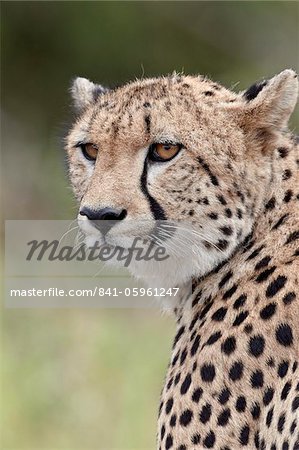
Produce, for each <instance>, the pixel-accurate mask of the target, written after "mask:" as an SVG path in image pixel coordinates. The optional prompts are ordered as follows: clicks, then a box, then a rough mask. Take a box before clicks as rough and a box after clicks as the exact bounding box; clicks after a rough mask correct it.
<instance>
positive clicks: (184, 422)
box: [180, 409, 193, 427]
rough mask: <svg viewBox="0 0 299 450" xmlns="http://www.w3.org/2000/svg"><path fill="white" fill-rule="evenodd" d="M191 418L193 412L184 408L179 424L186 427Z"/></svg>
mask: <svg viewBox="0 0 299 450" xmlns="http://www.w3.org/2000/svg"><path fill="white" fill-rule="evenodd" d="M192 418H193V412H192V411H191V410H190V409H186V410H185V411H184V412H183V413H182V414H181V416H180V424H181V425H183V426H184V427H186V426H187V425H189V423H190V422H191V420H192Z"/></svg>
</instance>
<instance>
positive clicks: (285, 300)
mask: <svg viewBox="0 0 299 450" xmlns="http://www.w3.org/2000/svg"><path fill="white" fill-rule="evenodd" d="M295 298H296V294H295V292H288V293H287V294H286V295H285V296H284V297H283V299H282V301H283V303H284V304H285V305H288V304H289V303H292V301H293V300H295Z"/></svg>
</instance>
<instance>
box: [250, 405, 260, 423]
mask: <svg viewBox="0 0 299 450" xmlns="http://www.w3.org/2000/svg"><path fill="white" fill-rule="evenodd" d="M250 412H251V415H252V418H253V419H254V420H257V419H259V417H260V415H261V408H260V405H259V404H258V403H254V404H253V406H252V408H251V411H250Z"/></svg>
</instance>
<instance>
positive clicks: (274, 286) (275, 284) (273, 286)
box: [266, 275, 287, 297]
mask: <svg viewBox="0 0 299 450" xmlns="http://www.w3.org/2000/svg"><path fill="white" fill-rule="evenodd" d="M286 281H287V278H286V277H285V276H283V275H279V276H278V277H277V278H275V280H273V281H272V282H271V283H270V284H269V286H268V287H267V290H266V296H267V297H274V295H276V294H277V292H279V291H280V290H281V289H282V288H283V287H284V285H285V283H286Z"/></svg>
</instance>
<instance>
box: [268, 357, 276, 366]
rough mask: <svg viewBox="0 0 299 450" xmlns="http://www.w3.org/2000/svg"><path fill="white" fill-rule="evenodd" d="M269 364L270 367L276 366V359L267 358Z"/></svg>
mask: <svg viewBox="0 0 299 450" xmlns="http://www.w3.org/2000/svg"><path fill="white" fill-rule="evenodd" d="M267 366H269V367H274V366H275V361H274V359H273V358H269V359H267Z"/></svg>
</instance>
